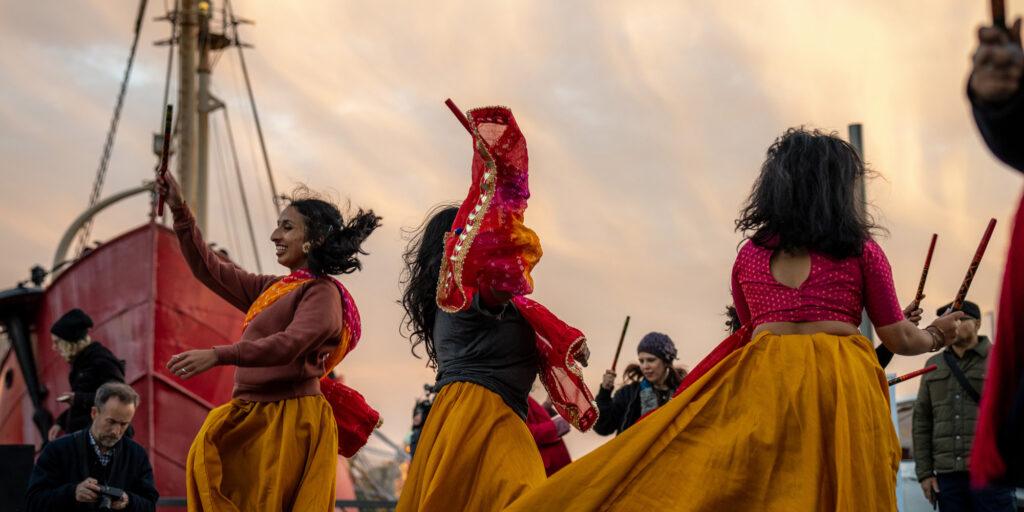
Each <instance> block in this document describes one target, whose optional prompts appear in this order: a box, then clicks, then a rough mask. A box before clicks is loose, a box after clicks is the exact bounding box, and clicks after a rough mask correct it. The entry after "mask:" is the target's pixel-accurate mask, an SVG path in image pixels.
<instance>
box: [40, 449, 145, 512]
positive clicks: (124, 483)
mask: <svg viewBox="0 0 1024 512" xmlns="http://www.w3.org/2000/svg"><path fill="white" fill-rule="evenodd" d="M98 459H99V458H98V457H97V456H96V454H95V452H94V451H93V448H92V446H90V445H89V434H88V430H79V431H78V432H75V433H74V434H70V435H66V436H64V437H61V438H60V439H57V440H56V441H53V442H51V443H48V444H47V445H46V447H44V448H43V453H41V454H40V455H39V460H38V461H36V465H35V467H34V468H32V477H31V479H30V480H29V483H28V492H27V500H26V503H27V504H28V508H27V509H26V510H28V511H29V512H34V511H37V512H50V511H53V512H56V511H62V512H63V511H72V510H95V507H96V504H95V503H88V504H86V503H78V502H76V501H75V487H76V486H77V485H78V484H79V483H81V482H82V480H85V479H86V478H88V477H92V478H95V479H97V480H98V481H99V482H100V485H109V486H112V487H117V488H119V489H121V490H123V491H124V492H126V493H128V508H127V509H125V510H129V511H132V512H142V511H152V510H156V501H157V499H158V498H159V497H160V495H159V493H158V492H157V490H156V486H155V485H154V484H153V468H152V467H151V466H150V464H149V457H148V456H147V455H146V451H145V450H144V449H143V448H142V446H139V444H138V443H136V442H135V441H132V440H131V439H128V438H127V437H123V438H121V441H119V442H118V443H117V444H116V445H114V448H113V452H112V455H111V460H110V463H109V464H107V467H106V468H102V466H101V465H100V464H99V460H98Z"/></svg>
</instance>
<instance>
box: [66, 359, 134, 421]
mask: <svg viewBox="0 0 1024 512" xmlns="http://www.w3.org/2000/svg"><path fill="white" fill-rule="evenodd" d="M111 381H113V382H124V361H121V360H120V359H118V358H116V357H114V354H113V352H111V351H110V350H108V349H107V347H104V346H103V345H102V344H101V343H100V342H98V341H94V342H92V343H90V344H88V345H86V347H85V348H83V349H82V351H81V352H79V353H78V354H77V355H76V356H75V358H74V359H72V360H71V373H70V374H68V382H69V383H70V384H71V391H73V392H74V393H75V398H74V401H73V402H72V403H71V407H70V408H69V409H67V410H66V411H64V412H63V413H61V415H60V416H59V417H58V418H57V424H58V425H60V427H61V429H63V430H64V431H65V432H77V431H79V430H82V429H84V428H89V426H90V425H92V417H91V415H90V411H91V410H92V406H93V402H94V400H95V398H96V390H97V389H99V388H100V386H102V385H104V384H106V383H108V382H111Z"/></svg>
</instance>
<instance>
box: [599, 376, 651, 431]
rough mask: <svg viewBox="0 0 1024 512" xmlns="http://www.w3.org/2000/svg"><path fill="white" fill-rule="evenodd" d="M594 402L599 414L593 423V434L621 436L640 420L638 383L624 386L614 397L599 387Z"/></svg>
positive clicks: (605, 389)
mask: <svg viewBox="0 0 1024 512" xmlns="http://www.w3.org/2000/svg"><path fill="white" fill-rule="evenodd" d="M594 402H596V403H597V411H598V413H599V415H598V417H597V423H594V432H597V433H598V434H601V435H602V436H606V435H608V434H612V433H614V434H616V435H618V434H621V433H622V431H624V430H626V429H627V428H629V427H632V426H633V424H634V423H636V422H637V420H639V419H640V382H639V381H637V382H632V383H629V384H626V385H625V386H622V387H621V388H619V389H618V391H616V392H615V394H614V395H612V392H611V391H609V390H608V389H607V388H605V387H604V386H601V387H600V388H599V389H598V391H597V396H596V397H594Z"/></svg>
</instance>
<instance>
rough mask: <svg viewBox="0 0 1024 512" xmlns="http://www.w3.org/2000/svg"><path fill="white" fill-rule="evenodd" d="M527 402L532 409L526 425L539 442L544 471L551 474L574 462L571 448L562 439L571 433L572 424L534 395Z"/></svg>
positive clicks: (528, 414)
mask: <svg viewBox="0 0 1024 512" xmlns="http://www.w3.org/2000/svg"><path fill="white" fill-rule="evenodd" d="M527 402H528V403H529V406H530V410H529V411H528V412H527V414H526V426H527V427H528V428H529V429H530V434H533V440H534V441H536V442H537V448H538V449H539V450H540V458H541V459H543V460H544V472H545V473H547V475H548V476H551V475H553V474H555V472H556V471H558V470H559V469H562V468H564V467H565V466H568V465H569V463H570V462H572V458H570V457H569V449H568V448H566V447H565V441H562V437H563V436H565V435H566V434H568V433H569V427H570V425H569V422H568V421H567V420H566V419H565V418H563V417H561V416H559V415H558V414H556V413H553V412H550V411H548V409H547V408H546V407H544V406H543V405H541V404H539V403H537V401H536V400H534V399H533V397H529V398H528V399H527Z"/></svg>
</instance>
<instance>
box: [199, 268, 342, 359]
mask: <svg viewBox="0 0 1024 512" xmlns="http://www.w3.org/2000/svg"><path fill="white" fill-rule="evenodd" d="M293 293H296V292H293ZM341 307H342V306H341V294H340V293H338V289H337V287H335V285H334V284H333V283H331V282H329V281H327V280H326V279H318V280H317V281H315V282H313V283H312V284H310V285H307V287H306V288H305V290H303V291H302V298H301V299H299V304H298V306H297V307H296V308H295V314H294V316H293V317H292V320H291V322H290V323H289V324H288V327H286V328H285V329H284V330H283V331H281V332H278V333H274V334H271V335H270V336H266V337H263V338H259V339H255V340H243V341H239V342H236V343H234V344H231V345H218V346H215V347H213V350H214V352H215V353H216V354H217V362H218V363H220V364H229V365H234V366H280V365H283V364H288V363H290V362H292V361H294V360H295V359H296V358H298V357H299V356H300V355H302V354H304V353H305V352H307V351H308V350H310V349H311V348H313V347H316V346H318V345H320V344H321V343H324V342H325V341H329V340H331V339H336V338H338V337H339V336H340V335H341V328H342V311H341Z"/></svg>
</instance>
